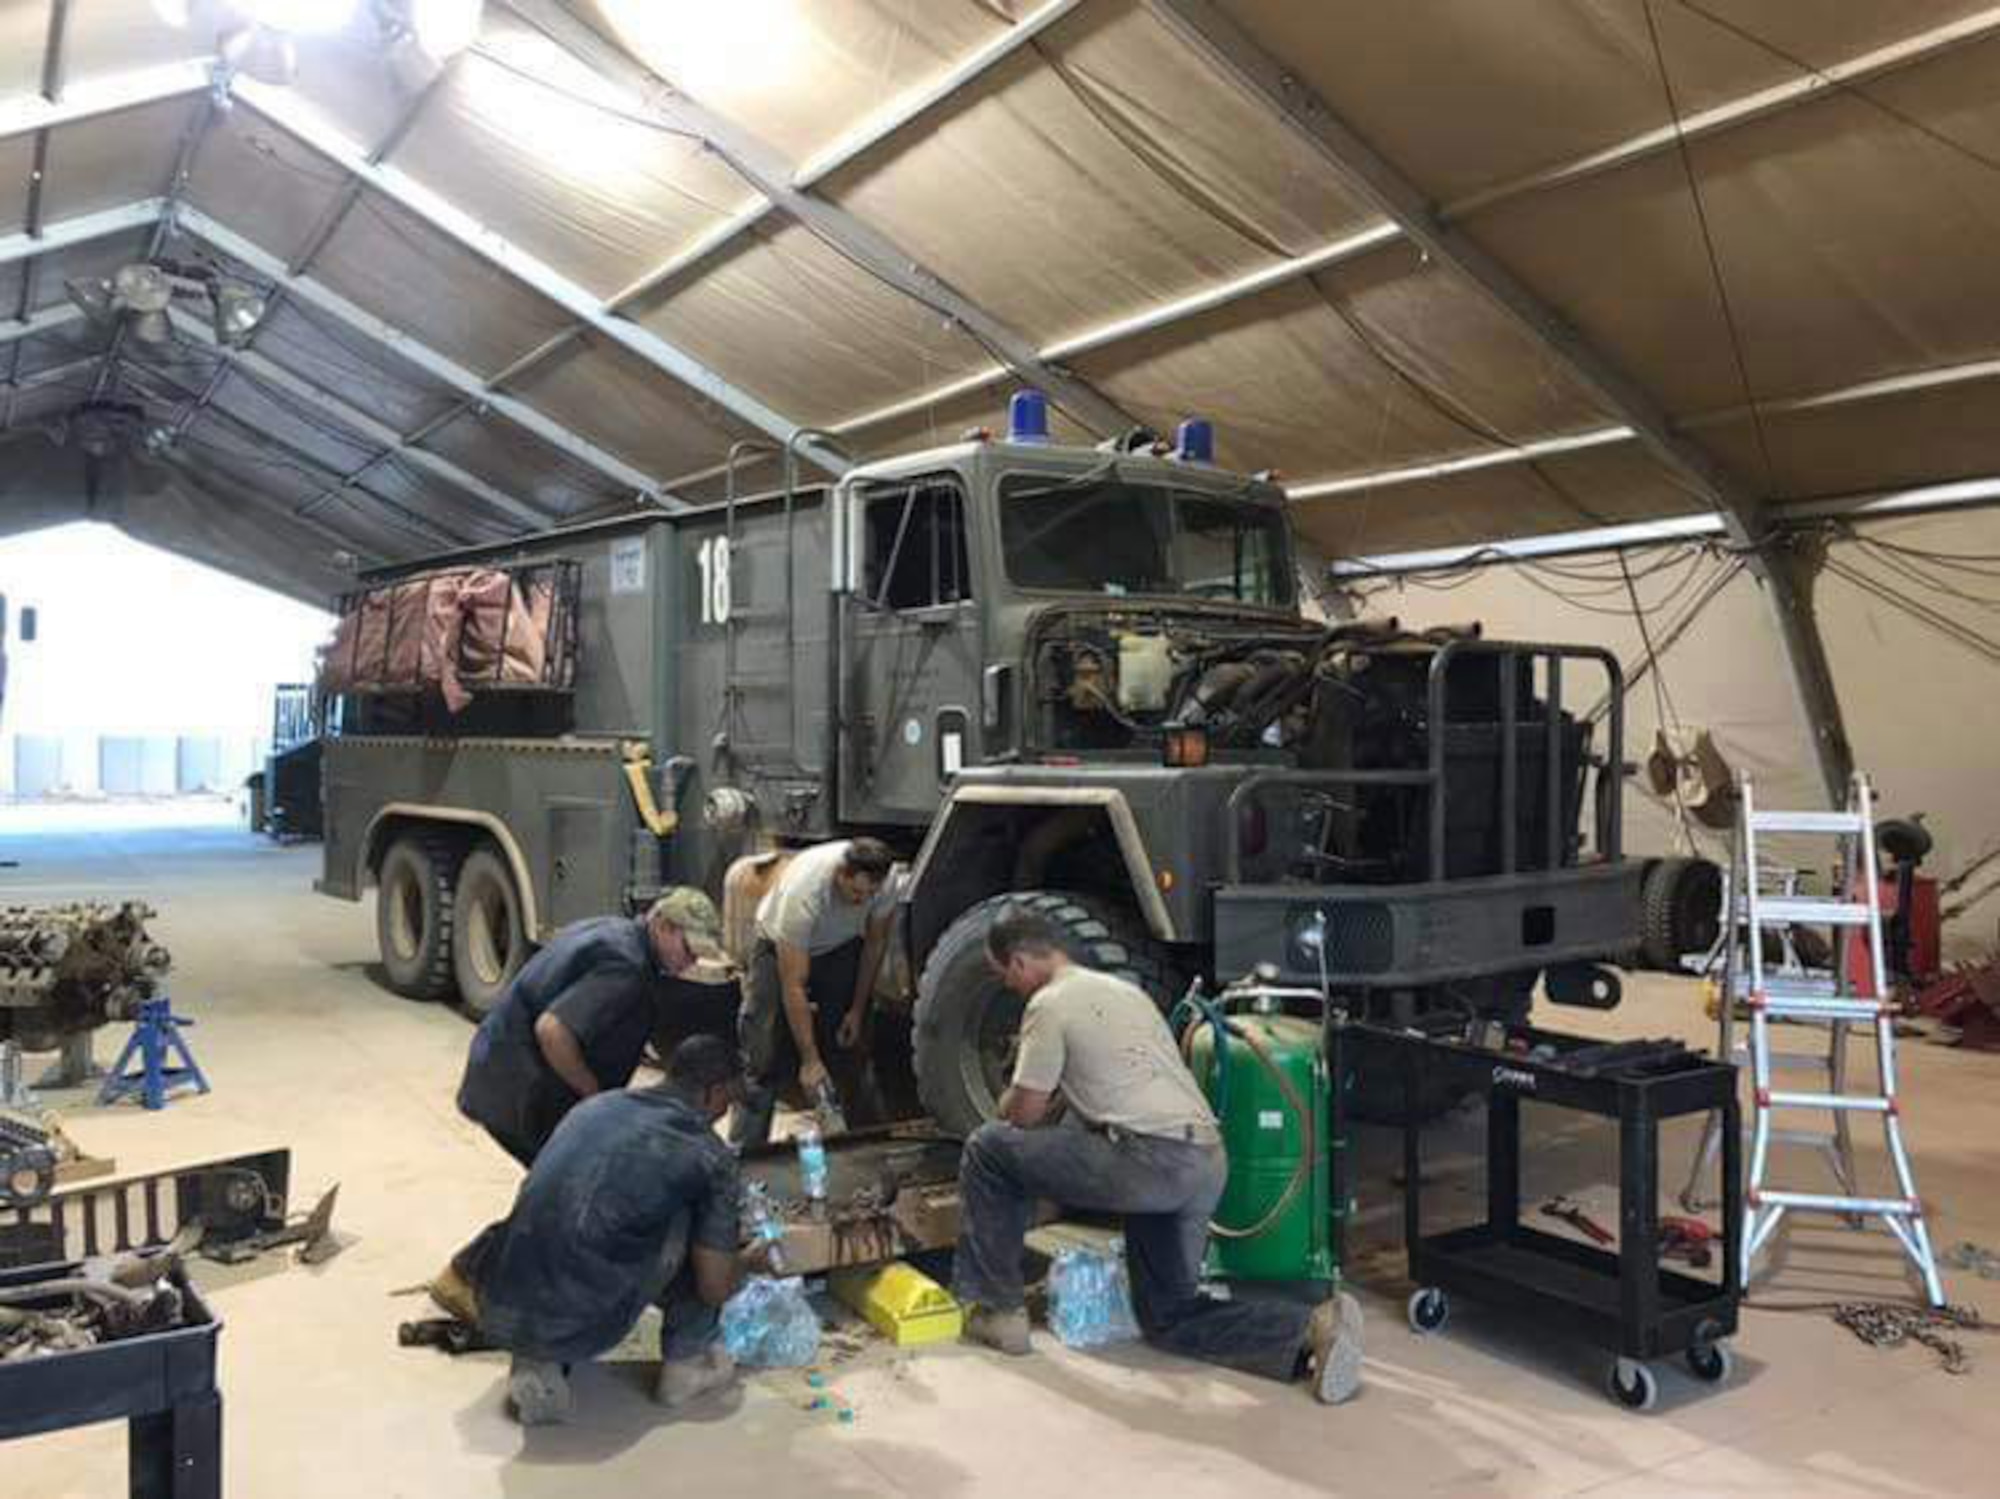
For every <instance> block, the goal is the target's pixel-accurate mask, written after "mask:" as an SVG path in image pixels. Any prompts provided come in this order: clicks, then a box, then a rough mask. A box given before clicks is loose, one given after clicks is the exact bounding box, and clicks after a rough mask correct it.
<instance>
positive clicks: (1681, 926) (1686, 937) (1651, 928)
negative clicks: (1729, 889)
mask: <svg viewBox="0 0 2000 1499" xmlns="http://www.w3.org/2000/svg"><path fill="white" fill-rule="evenodd" d="M1640 908H1641V909H1640V917H1639V956H1640V958H1641V959H1642V960H1643V961H1644V963H1645V966H1646V967H1648V968H1651V969H1654V970H1656V971H1658V972H1661V973H1679V972H1680V971H1681V967H1680V965H1681V956H1682V955H1683V954H1684V953H1691V952H1706V951H1708V949H1709V948H1710V947H1712V946H1713V945H1714V944H1715V939H1716V937H1717V935H1718V934H1719V933H1720V932H1721V930H1722V870H1721V868H1720V867H1719V866H1717V865H1716V864H1714V863H1712V862H1710V861H1709V860H1707V859H1681V858H1673V859H1660V860H1657V861H1655V862H1654V863H1653V864H1652V865H1651V867H1649V868H1648V869H1647V871H1646V879H1645V883H1644V884H1643V885H1642V886H1641V887H1640Z"/></svg>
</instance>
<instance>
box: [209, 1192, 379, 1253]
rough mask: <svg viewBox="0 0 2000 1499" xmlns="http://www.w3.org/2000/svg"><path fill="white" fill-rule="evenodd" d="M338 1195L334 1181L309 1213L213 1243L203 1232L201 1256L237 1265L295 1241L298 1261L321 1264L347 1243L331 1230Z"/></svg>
mask: <svg viewBox="0 0 2000 1499" xmlns="http://www.w3.org/2000/svg"><path fill="white" fill-rule="evenodd" d="M339 1196H340V1184H339V1183H338V1182H336V1183H335V1184H334V1185H333V1186H331V1187H329V1188H327V1190H326V1191H325V1192H324V1193H323V1194H322V1195H321V1196H320V1199H319V1201H318V1202H317V1203H315V1204H313V1210H312V1211H311V1212H310V1213H307V1214H305V1215H304V1216H302V1217H299V1218H294V1219H291V1220H288V1221H286V1222H284V1223H282V1224H281V1225H280V1226H278V1227H276V1228H270V1229H265V1230H263V1231H261V1232H258V1233H253V1234H249V1235H246V1236H244V1237H241V1238H230V1239H226V1240H222V1241H220V1242H213V1243H211V1242H208V1241H207V1240H206V1237H205V1236H204V1241H203V1243H202V1244H201V1248H200V1253H201V1256H202V1258H204V1259H210V1260H214V1261H215V1262H216V1263H217V1264H218V1265H240V1264H243V1263H244V1262H245V1261H248V1260H254V1259H256V1258H257V1257H258V1256H259V1255H261V1254H267V1253H269V1252H270V1251H271V1250H273V1249H278V1248H281V1247H283V1246H284V1245H286V1244H296V1245H298V1246H299V1252H298V1261H299V1263H300V1264H302V1265H323V1264H325V1263H326V1262H327V1261H328V1260H330V1259H332V1258H333V1257H334V1256H335V1255H336V1254H339V1253H340V1251H341V1250H343V1249H345V1248H346V1247H347V1246H346V1245H345V1244H344V1243H342V1242H341V1240H340V1239H339V1237H338V1236H336V1235H335V1233H334V1231H333V1205H334V1202H335V1201H336V1199H338V1198H339ZM205 1227H206V1225H205V1224H204V1228H205Z"/></svg>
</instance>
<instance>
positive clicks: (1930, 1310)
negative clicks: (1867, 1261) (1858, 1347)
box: [1833, 1301, 1986, 1374]
mask: <svg viewBox="0 0 2000 1499" xmlns="http://www.w3.org/2000/svg"><path fill="white" fill-rule="evenodd" d="M1833 1320H1834V1321H1836V1322H1838V1323H1839V1324H1840V1325H1841V1326H1842V1327H1844V1328H1846V1329H1847V1330H1848V1331H1849V1332H1851V1333H1853V1334H1854V1336H1856V1337H1857V1338H1859V1339H1861V1341H1862V1342H1864V1343H1866V1344H1868V1345H1869V1347H1871V1348H1897V1347H1901V1346H1902V1345H1903V1344H1904V1343H1922V1344H1923V1345H1924V1346H1925V1347H1926V1348H1928V1349H1930V1350H1931V1351H1932V1352H1933V1353H1935V1354H1937V1356H1938V1358H1939V1359H1940V1360H1941V1361H1942V1363H1943V1366H1944V1372H1945V1373H1947V1374H1969V1373H1971V1372H1972V1355H1971V1354H1969V1353H1967V1352H1966V1351H1965V1345H1964V1344H1963V1343H1961V1342H1960V1341H1959V1340H1958V1339H1957V1338H1954V1337H1948V1336H1946V1334H1947V1332H1949V1331H1970V1332H1977V1331H1980V1330H1982V1329H1983V1328H1984V1327H1985V1326H1986V1324H1985V1323H1984V1322H1983V1321H1982V1320H1981V1319H1980V1316H1979V1312H1978V1310H1977V1309H1976V1308H1974V1307H1969V1306H1950V1305H1947V1306H1942V1307H1916V1306H1898V1305H1895V1304H1893V1303H1890V1302H1882V1301H1844V1302H1841V1303H1840V1304H1839V1305H1838V1306H1836V1307H1835V1308H1834V1309H1833Z"/></svg>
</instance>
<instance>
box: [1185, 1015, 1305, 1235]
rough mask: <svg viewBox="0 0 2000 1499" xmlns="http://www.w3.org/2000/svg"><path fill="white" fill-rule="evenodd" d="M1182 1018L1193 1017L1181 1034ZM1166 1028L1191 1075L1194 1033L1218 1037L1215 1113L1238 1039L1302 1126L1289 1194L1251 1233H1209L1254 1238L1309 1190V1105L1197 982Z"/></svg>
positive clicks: (1212, 1228) (1216, 1228) (1222, 1104)
mask: <svg viewBox="0 0 2000 1499" xmlns="http://www.w3.org/2000/svg"><path fill="white" fill-rule="evenodd" d="M1184 1015H1185V1016H1188V1017H1189V1018H1188V1019H1187V1020H1186V1022H1185V1028H1184V1029H1183V1028H1182V1025H1183V1020H1182V1017H1183V1016H1184ZM1167 1025H1168V1028H1169V1029H1171V1030H1179V1031H1180V1037H1181V1057H1182V1060H1184V1061H1185V1062H1187V1064H1188V1067H1189V1070H1193V1066H1194V1038H1195V1032H1196V1031H1198V1030H1199V1029H1200V1028H1201V1027H1202V1026H1204V1025H1206V1026H1208V1027H1209V1029H1210V1030H1212V1031H1213V1032H1214V1033H1215V1096H1216V1104H1215V1112H1216V1113H1217V1114H1218V1115H1222V1114H1223V1113H1224V1112H1225V1111H1226V1107H1227V1104H1228V1100H1229V1041H1230V1039H1231V1038H1234V1039H1236V1040H1238V1041H1241V1042H1242V1043H1243V1044H1244V1045H1245V1046H1247V1047H1249V1048H1250V1054H1251V1055H1252V1056H1254V1057H1256V1059H1257V1060H1258V1062H1259V1063H1261V1064H1262V1066H1263V1068H1264V1070H1265V1071H1266V1072H1268V1073H1270V1074H1271V1078H1272V1081H1274V1082H1275V1083H1277V1085H1278V1091H1279V1093H1281V1094H1282V1095H1284V1099H1285V1107H1286V1108H1287V1109H1289V1110H1291V1113H1292V1117H1293V1118H1294V1119H1296V1120H1298V1122H1299V1141H1300V1147H1301V1148H1300V1151H1299V1163H1298V1165H1297V1166H1295V1167H1294V1168H1293V1169H1292V1175H1291V1179H1290V1180H1289V1181H1287V1182H1286V1183H1285V1190H1284V1191H1282V1192H1280V1193H1279V1194H1278V1200H1277V1201H1276V1202H1274V1203H1272V1204H1271V1206H1270V1208H1269V1209H1268V1210H1266V1212H1265V1213H1264V1215H1263V1216H1262V1217H1261V1218H1259V1219H1258V1220H1257V1221H1256V1222H1255V1223H1252V1224H1251V1225H1250V1226H1249V1227H1247V1228H1232V1227H1230V1226H1229V1225H1228V1224H1226V1223H1219V1222H1216V1221H1215V1220H1214V1219H1210V1220H1209V1225H1208V1231H1209V1232H1210V1233H1212V1234H1214V1235H1215V1236H1216V1237H1217V1238H1220V1239H1254V1238H1256V1237H1257V1235H1259V1234H1261V1233H1263V1232H1264V1231H1265V1230H1267V1229H1269V1228H1270V1227H1271V1225H1272V1224H1274V1223H1276V1222H1277V1221H1278V1219H1279V1217H1280V1216H1281V1215H1282V1214H1283V1213H1284V1211H1285V1209H1286V1208H1288V1207H1290V1206H1291V1205H1292V1199H1293V1198H1294V1197H1297V1196H1298V1195H1299V1190H1300V1189H1301V1188H1302V1187H1304V1186H1305V1184H1306V1178H1307V1176H1308V1175H1309V1174H1310V1173H1311V1171H1312V1167H1313V1161H1314V1159H1315V1158H1316V1157H1317V1156H1318V1155H1319V1129H1318V1126H1317V1124H1316V1122H1315V1121H1314V1119H1313V1113H1312V1110H1311V1109H1310V1108H1308V1107H1307V1106H1306V1101H1305V1100H1304V1099H1303V1098H1301V1097H1299V1090H1298V1088H1297V1087H1296V1086H1295V1085H1294V1084H1293V1082H1292V1080H1291V1078H1289V1077H1287V1076H1286V1075H1285V1069H1284V1068H1282V1067H1280V1066H1279V1065H1278V1064H1277V1061H1276V1060H1275V1059H1274V1058H1273V1057H1272V1056H1271V1053H1270V1051H1269V1049H1268V1048H1267V1047H1266V1046H1265V1045H1264V1043H1263V1042H1262V1041H1261V1040H1259V1039H1258V1038H1257V1037H1256V1036H1254V1035H1252V1034H1251V1033H1250V1032H1249V1031H1247V1030H1245V1029H1244V1028H1243V1027H1241V1026H1239V1025H1237V1024H1236V1023H1235V1022H1234V1021H1232V1020H1231V1019H1230V1018H1229V1014H1228V1012H1227V1011H1225V1010H1224V1009H1223V1008H1222V1006H1220V1005H1219V1004H1217V1003H1216V1002H1215V1001H1214V1000H1212V999H1209V998H1208V997H1207V996H1205V995H1204V994H1202V992H1201V981H1200V980H1199V979H1197V980H1195V982H1193V983H1192V984H1190V985H1188V992H1187V993H1186V994H1185V995H1183V996H1182V998H1181V1002H1180V1003H1179V1004H1177V1005H1175V1006H1174V1010H1173V1013H1172V1014H1171V1015H1170V1016H1168V1018H1167Z"/></svg>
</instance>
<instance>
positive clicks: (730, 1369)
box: [653, 1344, 736, 1410]
mask: <svg viewBox="0 0 2000 1499" xmlns="http://www.w3.org/2000/svg"><path fill="white" fill-rule="evenodd" d="M735 1378H736V1360H735V1359H733V1358H731V1357H730V1356H729V1350H728V1349H727V1348H724V1347H722V1346H721V1345H720V1344H713V1345H711V1346H709V1347H708V1348H705V1349H703V1350H702V1351H701V1352H700V1353H698V1354H696V1355H695V1356H694V1357H693V1358H670V1359H666V1360H664V1361H662V1363H661V1364H660V1379H659V1383H657V1384H656V1385H654V1386H653V1398H654V1399H655V1400H657V1401H659V1402H660V1404H662V1405H664V1406H665V1407H666V1408H667V1409H668V1410H679V1409H680V1408H681V1407H682V1406H684V1405H689V1404H692V1403H693V1402H694V1401H697V1400H699V1399H701V1397H702V1396H704V1395H708V1394H712V1393H714V1392H715V1391H716V1390H720V1389H724V1388H726V1387H727V1386H728V1385H730V1384H731V1383H732V1382H733V1381H734V1380H735Z"/></svg>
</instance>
